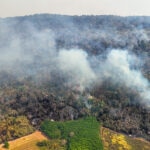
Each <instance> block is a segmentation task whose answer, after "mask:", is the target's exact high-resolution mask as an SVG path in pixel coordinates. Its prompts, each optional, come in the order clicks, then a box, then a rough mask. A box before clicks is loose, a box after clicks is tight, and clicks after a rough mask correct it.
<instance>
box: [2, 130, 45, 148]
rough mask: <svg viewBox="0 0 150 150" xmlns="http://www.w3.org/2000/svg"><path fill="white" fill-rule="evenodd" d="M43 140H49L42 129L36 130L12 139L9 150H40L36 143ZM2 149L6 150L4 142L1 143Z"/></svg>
mask: <svg viewBox="0 0 150 150" xmlns="http://www.w3.org/2000/svg"><path fill="white" fill-rule="evenodd" d="M42 140H47V138H46V137H45V136H44V135H43V134H42V133H41V132H40V131H35V132H34V133H32V134H30V135H27V136H24V137H22V138H19V139H16V140H13V141H10V142H9V145H10V146H9V150H39V147H37V146H36V144H37V142H40V141H42ZM0 150H6V149H5V148H3V144H1V145H0Z"/></svg>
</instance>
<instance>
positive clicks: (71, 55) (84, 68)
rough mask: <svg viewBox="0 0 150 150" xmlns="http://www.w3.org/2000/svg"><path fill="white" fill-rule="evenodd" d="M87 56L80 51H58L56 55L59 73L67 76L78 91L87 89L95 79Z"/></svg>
mask: <svg viewBox="0 0 150 150" xmlns="http://www.w3.org/2000/svg"><path fill="white" fill-rule="evenodd" d="M87 56H88V55H87V53H86V52H84V51H83V50H81V49H71V50H60V52H59V55H58V64H59V69H60V71H61V72H63V73H64V74H65V76H68V79H70V81H69V82H70V83H71V85H78V86H79V88H80V90H84V89H85V88H86V87H89V85H90V83H92V82H93V81H94V80H95V79H96V75H95V73H94V72H93V70H92V68H91V67H90V64H89V62H88V59H87Z"/></svg>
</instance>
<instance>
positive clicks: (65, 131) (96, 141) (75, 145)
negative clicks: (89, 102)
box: [41, 117, 103, 150]
mask: <svg viewBox="0 0 150 150" xmlns="http://www.w3.org/2000/svg"><path fill="white" fill-rule="evenodd" d="M41 130H42V131H43V132H44V133H45V134H46V135H47V136H48V137H50V138H51V139H65V140H67V144H66V149H67V150H102V149H103V146H102V142H101V138H100V134H99V133H100V132H99V130H100V124H99V123H98V122H97V120H96V118H94V117H87V118H84V119H79V120H76V121H66V122H51V121H44V122H43V124H42V125H41Z"/></svg>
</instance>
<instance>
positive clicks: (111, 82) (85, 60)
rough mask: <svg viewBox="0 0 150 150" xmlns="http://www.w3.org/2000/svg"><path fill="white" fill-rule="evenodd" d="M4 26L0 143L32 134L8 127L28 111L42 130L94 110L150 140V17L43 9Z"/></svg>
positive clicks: (106, 121) (107, 122) (1, 22)
mask: <svg viewBox="0 0 150 150" xmlns="http://www.w3.org/2000/svg"><path fill="white" fill-rule="evenodd" d="M0 29H1V30H0V54H1V55H0V119H1V120H2V121H1V122H0V125H1V126H2V128H0V135H1V137H0V142H3V141H5V139H6V138H8V140H11V139H14V138H17V137H19V136H20V135H24V134H27V133H22V131H20V132H21V133H20V134H19V135H18V133H16V132H15V131H13V132H12V131H11V129H9V128H6V127H5V126H4V125H5V122H7V120H9V119H10V120H11V119H13V118H20V116H22V115H23V116H24V117H26V119H27V120H28V121H29V123H30V125H31V126H32V127H34V128H36V129H38V128H39V127H40V125H41V123H42V122H43V121H44V120H46V119H53V120H57V121H66V120H77V119H78V118H83V117H86V116H90V115H92V116H95V117H96V118H97V120H98V121H99V122H101V123H102V125H103V126H105V127H108V128H110V129H113V130H115V131H119V132H123V133H125V134H128V135H129V134H130V135H133V136H137V137H144V138H145V139H148V140H150V139H149V134H150V92H149V91H150V51H149V50H150V17H119V16H110V15H100V16H98V15H97V16H93V15H92V16H86V15H82V16H67V15H50V14H40V15H38V14H36V15H31V16H22V17H11V18H3V19H2V18H1V19H0ZM24 117H23V118H24ZM6 118H8V119H6ZM22 120H25V119H22ZM11 125H12V126H13V124H11V121H10V126H11ZM29 127H30V126H29ZM32 127H31V128H30V131H31V130H32ZM6 132H7V133H9V134H8V135H7V136H6V134H5V133H6Z"/></svg>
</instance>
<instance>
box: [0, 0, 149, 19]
mask: <svg viewBox="0 0 150 150" xmlns="http://www.w3.org/2000/svg"><path fill="white" fill-rule="evenodd" d="M35 13H56V14H68V15H82V14H93V15H101V14H113V15H121V16H122V15H123V16H128V15H147V16H150V0H0V17H8V16H22V15H29V14H35Z"/></svg>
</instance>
